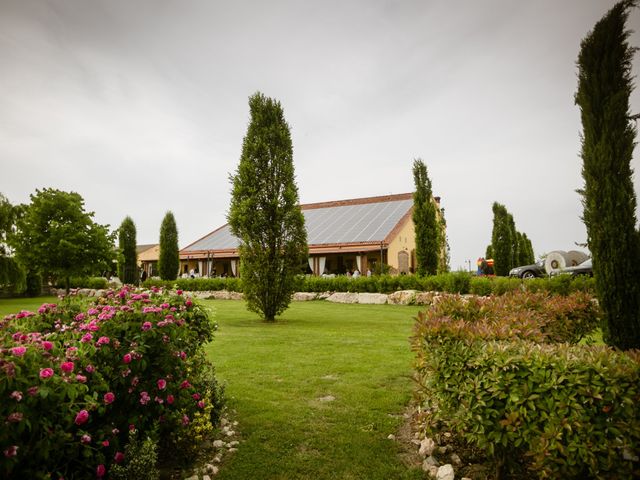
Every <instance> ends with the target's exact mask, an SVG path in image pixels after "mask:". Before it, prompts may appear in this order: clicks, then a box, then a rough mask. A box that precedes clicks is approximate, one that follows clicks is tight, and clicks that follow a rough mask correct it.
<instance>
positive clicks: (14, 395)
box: [10, 390, 22, 402]
mask: <svg viewBox="0 0 640 480" xmlns="http://www.w3.org/2000/svg"><path fill="white" fill-rule="evenodd" d="M10 397H11V398H13V399H14V400H15V401H16V402H19V401H21V400H22V392H19V391H18V390H14V391H13V392H11V395H10Z"/></svg>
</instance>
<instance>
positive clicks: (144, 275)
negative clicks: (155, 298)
mask: <svg viewBox="0 0 640 480" xmlns="http://www.w3.org/2000/svg"><path fill="white" fill-rule="evenodd" d="M146 279H147V271H146V270H142V276H141V277H140V280H142V281H143V282H144V281H145V280H146Z"/></svg>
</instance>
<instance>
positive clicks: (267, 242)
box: [227, 92, 308, 322]
mask: <svg viewBox="0 0 640 480" xmlns="http://www.w3.org/2000/svg"><path fill="white" fill-rule="evenodd" d="M249 109H250V112H251V120H250V122H249V127H248V129H247V134H246V136H245V137H244V140H243V143H242V154H241V156H240V162H239V164H238V168H237V170H236V172H235V175H232V176H231V177H230V180H231V183H232V192H231V206H230V208H229V213H228V215H227V219H228V221H229V226H230V227H231V232H232V233H233V234H234V235H235V236H236V237H238V238H239V239H240V247H239V250H240V274H241V276H242V280H243V292H244V296H245V299H246V300H247V306H248V308H249V310H251V311H254V312H256V313H258V314H260V315H262V316H263V318H264V319H265V320H266V321H269V322H271V321H274V320H275V317H276V316H277V315H279V314H280V313H282V312H283V311H284V310H285V309H286V308H287V307H288V306H289V303H290V302H291V297H292V294H293V291H294V281H295V277H296V275H297V274H298V273H299V272H300V265H301V264H302V263H303V262H304V261H305V259H306V257H307V254H308V248H307V232H306V229H305V226H304V216H303V215H302V211H301V210H300V206H299V205H298V188H297V186H296V184H295V175H294V167H293V147H292V144H291V135H290V133H289V126H288V125H287V122H286V121H285V119H284V112H283V110H282V106H281V105H280V102H278V101H276V100H273V99H271V98H267V97H265V96H264V95H263V94H261V93H259V92H258V93H256V94H254V95H253V96H251V97H250V99H249Z"/></svg>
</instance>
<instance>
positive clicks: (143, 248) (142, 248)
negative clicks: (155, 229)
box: [136, 243, 158, 255]
mask: <svg viewBox="0 0 640 480" xmlns="http://www.w3.org/2000/svg"><path fill="white" fill-rule="evenodd" d="M156 245H158V244H157V243H146V244H144V245H136V253H137V254H138V255H139V254H141V253H142V252H146V251H147V250H149V249H150V248H153V247H155V246H156Z"/></svg>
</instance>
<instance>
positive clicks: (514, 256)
mask: <svg viewBox="0 0 640 480" xmlns="http://www.w3.org/2000/svg"><path fill="white" fill-rule="evenodd" d="M509 229H510V232H509V236H510V237H511V262H510V264H509V270H511V269H512V268H513V267H517V266H518V260H519V259H520V245H519V244H518V230H516V222H515V220H514V219H513V215H512V214H509Z"/></svg>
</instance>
